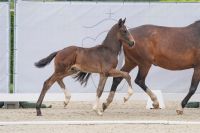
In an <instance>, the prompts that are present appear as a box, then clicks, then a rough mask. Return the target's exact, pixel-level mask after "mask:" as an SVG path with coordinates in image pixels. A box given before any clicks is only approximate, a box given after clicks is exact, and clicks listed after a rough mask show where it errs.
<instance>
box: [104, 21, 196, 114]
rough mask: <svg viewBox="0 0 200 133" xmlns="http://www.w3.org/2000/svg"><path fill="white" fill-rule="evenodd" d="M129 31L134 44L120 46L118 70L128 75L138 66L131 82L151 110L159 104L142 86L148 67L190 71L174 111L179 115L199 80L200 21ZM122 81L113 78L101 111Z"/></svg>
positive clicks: (152, 26) (143, 26)
mask: <svg viewBox="0 0 200 133" xmlns="http://www.w3.org/2000/svg"><path fill="white" fill-rule="evenodd" d="M129 31H130V33H131V35H132V36H133V38H134V39H135V43H136V45H135V47H134V48H132V49H130V48H128V47H127V46H125V45H124V54H125V64H124V65H123V67H122V68H121V71H126V72H130V71H131V70H132V69H133V68H135V67H136V66H138V68H139V71H138V74H137V77H136V79H135V83H136V84H137V85H139V86H140V87H141V88H142V89H143V90H144V91H145V92H146V93H147V94H148V95H149V96H150V98H151V100H152V101H153V107H154V108H159V102H158V100H157V97H156V96H155V94H154V93H153V92H152V91H151V90H150V89H149V87H147V85H146V84H145V79H146V77H147V74H148V72H149V70H150V68H151V66H152V65H155V66H159V67H162V68H165V69H168V70H184V69H189V68H194V73H193V76H192V81H191V85H190V89H189V92H188V94H187V95H186V97H185V98H184V99H183V100H182V102H181V104H180V105H179V107H178V109H177V110H176V112H177V114H178V115H181V114H183V108H184V107H185V105H186V104H187V102H188V100H189V99H190V97H191V96H192V95H193V94H194V93H195V91H196V89H197V86H198V84H199V80H200V21H196V22H194V23H192V24H190V25H188V26H186V27H163V26H155V25H142V26H139V27H136V28H132V29H130V30H129ZM122 79H123V78H122V77H117V78H113V84H112V87H111V90H110V94H109V96H108V98H107V101H106V102H105V103H103V105H102V108H103V111H104V110H105V109H106V108H107V107H108V105H109V104H110V103H111V102H112V100H113V97H114V94H115V91H116V89H117V86H118V85H119V83H120V82H121V80H122ZM166 82H167V81H166Z"/></svg>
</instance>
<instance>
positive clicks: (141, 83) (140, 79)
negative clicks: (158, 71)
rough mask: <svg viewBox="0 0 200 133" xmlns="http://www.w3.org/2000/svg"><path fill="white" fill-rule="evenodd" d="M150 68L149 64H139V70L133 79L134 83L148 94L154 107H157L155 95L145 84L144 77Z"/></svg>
mask: <svg viewBox="0 0 200 133" xmlns="http://www.w3.org/2000/svg"><path fill="white" fill-rule="evenodd" d="M150 68H151V65H150V64H149V65H143V66H139V71H138V74H137V77H136V79H135V83H136V84H137V85H139V86H140V87H141V88H142V89H143V90H144V91H145V92H146V93H147V94H148V95H149V97H150V98H151V100H152V101H153V107H154V108H155V109H158V108H159V102H158V99H157V97H156V95H155V94H154V93H153V92H152V91H151V90H150V89H149V88H148V87H147V86H146V84H145V79H146V76H147V74H148V72H149V70H150Z"/></svg>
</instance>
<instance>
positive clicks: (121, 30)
mask: <svg viewBox="0 0 200 133" xmlns="http://www.w3.org/2000/svg"><path fill="white" fill-rule="evenodd" d="M125 21H126V18H125V19H124V20H122V19H119V21H118V23H117V26H118V31H117V32H118V33H117V37H118V39H119V41H120V42H121V43H124V44H128V45H129V46H130V47H132V46H134V45H135V40H134V39H133V36H132V35H131V33H130V32H129V31H128V30H127V28H126V26H125V25H124V23H125Z"/></svg>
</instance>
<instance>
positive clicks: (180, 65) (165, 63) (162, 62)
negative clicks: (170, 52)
mask: <svg viewBox="0 0 200 133" xmlns="http://www.w3.org/2000/svg"><path fill="white" fill-rule="evenodd" d="M153 64H154V65H156V66H160V67H162V68H165V69H168V70H183V69H189V68H192V67H194V62H193V60H188V59H180V58H179V59H176V58H171V59H166V58H162V59H159V60H155V61H154V63H153Z"/></svg>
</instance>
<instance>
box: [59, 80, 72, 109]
mask: <svg viewBox="0 0 200 133" xmlns="http://www.w3.org/2000/svg"><path fill="white" fill-rule="evenodd" d="M57 82H58V84H59V86H60V87H61V89H62V90H63V92H64V94H65V101H64V107H66V106H67V104H68V103H69V101H70V99H71V93H70V91H69V90H68V89H67V88H66V86H65V84H64V82H63V79H59V80H57Z"/></svg>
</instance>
